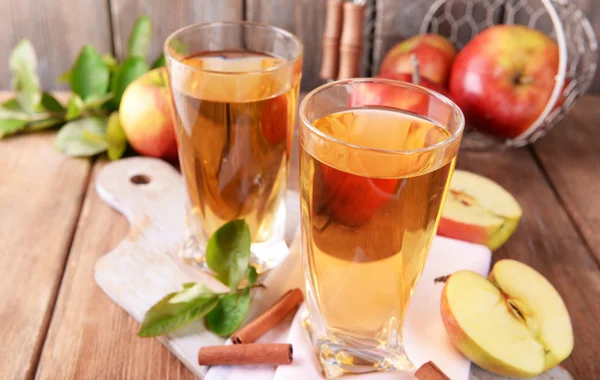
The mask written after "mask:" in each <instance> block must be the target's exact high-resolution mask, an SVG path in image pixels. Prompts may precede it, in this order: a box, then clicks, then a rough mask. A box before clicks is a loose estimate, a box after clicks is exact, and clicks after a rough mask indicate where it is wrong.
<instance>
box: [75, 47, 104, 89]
mask: <svg viewBox="0 0 600 380" xmlns="http://www.w3.org/2000/svg"><path fill="white" fill-rule="evenodd" d="M71 70H72V71H71V89H72V90H73V92H75V93H76V94H77V95H79V97H80V98H81V99H82V100H87V99H89V98H91V97H94V96H95V97H100V96H102V95H104V94H106V93H107V91H108V85H109V81H110V73H109V70H108V67H106V65H105V64H104V62H103V61H102V57H100V54H98V51H97V50H96V48H95V47H93V46H92V45H85V46H84V47H83V49H81V52H80V53H79V57H77V61H75V65H73V68H72V69H71Z"/></svg>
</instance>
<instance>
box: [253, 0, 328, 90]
mask: <svg viewBox="0 0 600 380" xmlns="http://www.w3.org/2000/svg"><path fill="white" fill-rule="evenodd" d="M246 19H247V20H249V21H257V22H264V23H267V24H271V25H275V26H277V27H280V28H282V29H285V30H287V31H289V32H292V33H294V34H295V35H296V36H298V38H300V40H301V41H302V44H304V61H303V67H302V89H304V90H310V89H313V88H315V87H317V86H318V85H320V84H322V83H323V81H322V80H321V79H320V78H319V70H320V68H321V56H322V51H321V39H322V36H323V30H324V28H325V1H321V0H305V1H288V0H246Z"/></svg>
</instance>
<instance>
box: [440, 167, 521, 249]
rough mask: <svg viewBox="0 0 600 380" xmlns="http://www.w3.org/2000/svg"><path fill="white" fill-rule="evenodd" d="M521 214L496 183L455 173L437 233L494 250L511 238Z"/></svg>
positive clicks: (510, 198)
mask: <svg viewBox="0 0 600 380" xmlns="http://www.w3.org/2000/svg"><path fill="white" fill-rule="evenodd" d="M522 214H523V211H522V210H521V206H519V203H517V201H516V200H515V198H514V197H513V196H512V195H511V194H510V193H509V192H508V191H506V190H504V188H502V187H501V186H500V185H498V184H497V183H496V182H494V181H492V180H490V179H488V178H485V177H482V176H480V175H477V174H474V173H470V172H466V171H463V170H456V171H454V175H453V177H452V182H451V183H450V189H449V190H448V196H447V198H446V204H445V205H444V210H443V212H442V218H441V219H440V224H439V226H438V231H437V233H438V235H440V236H446V237H450V238H454V239H458V240H464V241H469V242H472V243H478V244H483V245H486V246H488V247H489V248H490V249H491V250H495V249H497V248H498V247H500V246H501V245H502V244H504V243H505V242H506V241H507V240H508V238H509V237H510V235H512V233H513V232H514V231H515V229H516V228H517V225H518V224H519V219H520V218H521V215H522Z"/></svg>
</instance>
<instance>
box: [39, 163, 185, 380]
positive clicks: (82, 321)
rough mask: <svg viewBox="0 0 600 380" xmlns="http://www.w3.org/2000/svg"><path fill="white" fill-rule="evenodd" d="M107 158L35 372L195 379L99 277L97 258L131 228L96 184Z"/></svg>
mask: <svg viewBox="0 0 600 380" xmlns="http://www.w3.org/2000/svg"><path fill="white" fill-rule="evenodd" d="M105 164H106V161H105V160H100V161H99V162H97V163H96V164H95V166H94V169H93V175H92V177H91V179H90V184H89V186H88V189H87V190H88V191H87V195H86V198H85V202H84V205H83V209H82V212H81V217H80V219H79V223H78V225H77V231H76V234H75V238H74V241H73V246H72V249H71V253H70V255H69V259H68V262H67V266H66V270H65V274H64V279H63V282H62V286H61V289H60V292H59V295H58V300H57V303H56V308H55V311H54V314H53V316H52V320H51V322H50V328H49V330H48V336H47V339H46V343H45V345H44V348H43V351H42V355H41V358H40V363H39V368H38V371H37V376H36V378H37V379H167V378H168V379H194V378H195V377H194V376H193V375H192V373H191V372H190V371H188V370H187V369H186V368H185V367H184V366H183V364H182V363H181V362H180V361H179V360H177V358H176V357H175V356H174V355H172V354H171V353H170V352H169V351H167V350H166V349H165V348H164V347H162V346H161V344H160V343H159V342H158V341H156V340H155V339H141V338H138V337H137V336H136V335H135V334H136V333H137V330H138V328H139V324H138V323H137V322H136V321H135V320H134V319H133V318H131V317H130V316H129V315H127V313H126V312H125V311H124V310H122V309H121V308H120V307H119V306H118V305H117V304H115V303H114V302H113V301H112V300H110V299H109V298H108V297H107V296H106V295H105V294H104V293H103V292H102V290H100V288H99V287H98V286H97V285H96V283H95V282H94V279H93V268H94V264H95V262H96V260H97V259H98V258H99V257H100V256H102V255H104V254H105V253H106V252H108V251H109V250H110V249H112V248H114V247H115V246H117V244H118V243H120V242H121V240H122V239H123V238H124V237H125V236H126V234H127V232H128V230H129V223H128V222H127V220H126V219H125V218H124V217H123V216H121V215H120V214H119V213H118V212H116V211H114V210H112V209H111V208H110V207H108V206H107V205H106V204H105V203H104V201H102V200H101V199H100V198H99V196H98V194H97V193H96V191H95V190H94V187H95V183H94V182H95V178H96V174H97V173H98V170H99V169H100V168H102V167H103V166H104V165H105Z"/></svg>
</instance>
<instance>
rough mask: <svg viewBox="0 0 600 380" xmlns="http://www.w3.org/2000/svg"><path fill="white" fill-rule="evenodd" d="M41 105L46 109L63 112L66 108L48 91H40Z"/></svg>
mask: <svg viewBox="0 0 600 380" xmlns="http://www.w3.org/2000/svg"><path fill="white" fill-rule="evenodd" d="M42 106H44V109H45V110H46V111H50V112H65V111H66V108H65V107H64V106H63V105H62V104H61V103H60V102H59V101H58V100H56V98H55V97H54V96H52V94H50V93H49V92H43V93H42Z"/></svg>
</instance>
